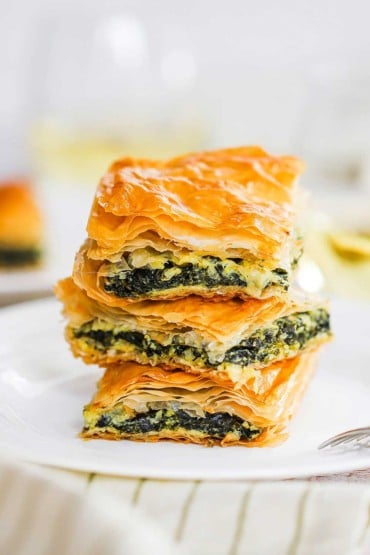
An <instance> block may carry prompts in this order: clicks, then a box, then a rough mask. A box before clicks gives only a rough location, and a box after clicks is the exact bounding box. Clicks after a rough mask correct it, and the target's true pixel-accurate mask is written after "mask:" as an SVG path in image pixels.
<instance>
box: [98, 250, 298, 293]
mask: <svg viewBox="0 0 370 555" xmlns="http://www.w3.org/2000/svg"><path fill="white" fill-rule="evenodd" d="M201 261H202V264H196V263H195V264H194V263H186V264H180V265H179V264H175V263H174V262H173V261H171V260H167V261H166V262H165V263H164V265H163V268H160V269H153V268H151V267H150V266H149V265H146V266H143V267H142V268H132V269H131V270H123V271H119V272H117V273H116V274H113V275H111V276H108V277H107V278H106V279H105V282H104V289H105V291H106V292H107V293H110V294H112V295H115V296H116V297H121V298H125V297H128V298H135V297H139V296H140V295H144V294H145V295H146V294H148V293H151V292H153V291H163V290H165V289H166V290H167V289H174V288H176V287H179V286H181V285H182V286H186V287H190V286H199V285H202V286H205V287H207V288H208V289H214V288H217V287H220V286H222V287H247V286H248V285H249V284H248V281H247V279H246V278H245V276H244V275H243V273H242V272H241V271H238V265H240V264H242V263H243V260H242V259H241V258H231V259H226V260H221V258H218V257H215V256H204V257H201ZM230 262H232V263H234V264H233V265H232V266H230ZM272 285H278V286H280V287H282V288H283V289H285V290H287V289H288V286H289V275H288V272H287V270H284V269H283V268H276V269H275V270H273V271H272V272H271V277H270V281H269V282H268V283H267V284H265V286H264V288H266V287H269V286H272Z"/></svg>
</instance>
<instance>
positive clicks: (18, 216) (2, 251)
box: [0, 179, 43, 269]
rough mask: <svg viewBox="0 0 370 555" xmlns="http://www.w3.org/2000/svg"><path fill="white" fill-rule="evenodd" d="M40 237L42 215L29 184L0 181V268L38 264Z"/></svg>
mask: <svg viewBox="0 0 370 555" xmlns="http://www.w3.org/2000/svg"><path fill="white" fill-rule="evenodd" d="M42 238H43V219H42V215H41V210H40V208H39V206H38V204H37V201H36V198H35V194H34V191H33V188H32V186H31V184H30V183H29V182H28V181H27V180H21V179H20V180H9V181H4V182H0V268H1V269H6V268H9V269H10V268H11V269H13V268H18V267H28V266H30V267H31V266H36V265H38V264H40V262H41V258H42Z"/></svg>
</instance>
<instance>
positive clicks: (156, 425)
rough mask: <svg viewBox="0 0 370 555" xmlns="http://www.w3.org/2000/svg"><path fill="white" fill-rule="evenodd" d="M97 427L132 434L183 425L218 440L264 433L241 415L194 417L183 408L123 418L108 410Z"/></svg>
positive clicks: (248, 438) (100, 418)
mask: <svg viewBox="0 0 370 555" xmlns="http://www.w3.org/2000/svg"><path fill="white" fill-rule="evenodd" d="M121 414H122V413H121ZM95 427H96V428H114V429H115V430H117V431H118V432H121V433H125V434H132V435H135V434H146V433H149V432H161V431H163V430H171V431H174V430H178V429H179V428H184V429H185V430H192V431H195V432H200V433H201V434H204V435H208V436H211V437H213V438H217V439H222V438H224V437H225V436H226V435H227V434H228V433H230V432H231V433H233V434H235V435H236V436H238V437H239V439H246V440H251V439H254V438H255V437H257V436H259V435H260V433H261V432H262V429H261V428H257V427H256V426H253V425H252V424H250V423H249V422H246V421H244V420H242V419H241V418H240V417H239V416H232V415H230V414H227V413H222V412H216V413H214V414H211V413H207V414H206V416H204V417H201V416H191V415H189V414H188V413H187V412H185V411H184V410H181V409H177V410H173V409H165V410H163V409H160V410H154V409H150V410H148V411H147V412H144V413H137V414H136V415H135V416H134V417H133V418H128V419H127V418H124V414H122V416H121V417H120V416H119V414H118V413H117V412H111V413H110V412H107V413H103V414H102V415H101V416H100V417H99V419H98V421H97V422H96V424H95ZM86 429H88V428H85V430H86Z"/></svg>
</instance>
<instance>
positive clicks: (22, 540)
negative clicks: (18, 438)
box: [0, 461, 370, 555]
mask: <svg viewBox="0 0 370 555" xmlns="http://www.w3.org/2000/svg"><path fill="white" fill-rule="evenodd" d="M361 477H363V480H362V481H358V482H349V481H347V479H346V478H348V477H346V476H344V477H343V480H342V481H329V482H328V481H326V480H325V481H320V480H316V479H315V480H312V481H285V482H198V481H184V482H173V481H164V480H145V479H123V478H115V477H105V476H97V475H92V474H90V475H88V474H84V473H73V472H67V471H63V470H56V469H50V468H42V467H36V466H33V465H25V464H23V465H19V464H17V465H16V464H15V463H14V462H9V461H8V462H7V463H5V462H2V464H1V465H0V553H1V555H144V554H145V555H146V554H148V555H149V554H150V555H157V554H158V555H159V554H160V555H167V554H168V555H177V554H179V555H180V554H183V555H184V554H189V555H208V554H209V555H368V554H370V529H369V524H370V523H369V516H370V512H369V506H370V481H369V480H368V478H367V475H366V473H363V475H362V476H361V474H360V475H359V480H361Z"/></svg>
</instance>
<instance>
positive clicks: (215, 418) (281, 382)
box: [82, 353, 316, 446]
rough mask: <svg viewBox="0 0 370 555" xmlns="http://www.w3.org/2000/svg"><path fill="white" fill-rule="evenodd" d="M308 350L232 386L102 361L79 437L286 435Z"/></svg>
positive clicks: (304, 379) (223, 439) (251, 441)
mask: <svg viewBox="0 0 370 555" xmlns="http://www.w3.org/2000/svg"><path fill="white" fill-rule="evenodd" d="M315 359H316V355H315V353H306V354H304V355H301V356H299V357H295V358H294V359H291V360H286V361H283V362H279V363H275V364H273V365H271V366H269V367H268V368H267V369H266V370H265V372H264V374H263V376H262V377H259V378H258V379H256V378H252V377H251V378H250V379H249V380H248V381H247V382H246V383H245V384H244V385H243V387H242V388H241V389H239V390H235V389H234V388H233V384H232V383H231V382H228V381H222V380H221V381H220V380H210V379H208V378H206V377H204V376H201V375H197V376H195V375H192V374H188V373H185V372H183V371H181V370H175V371H171V372H170V371H166V370H164V369H163V368H161V367H150V366H142V365H139V364H136V363H124V364H123V365H116V366H112V367H109V368H108V369H107V370H106V372H105V374H104V376H103V378H102V379H101V381H100V382H99V384H98V391H97V393H96V395H95V397H94V398H93V400H92V402H91V403H90V404H89V405H87V406H86V407H85V409H84V420H85V425H84V429H83V432H82V435H83V437H85V438H94V437H100V438H106V439H134V440H140V441H158V440H162V439H170V440H175V441H182V442H193V443H200V444H205V445H214V444H220V445H224V446H226V445H245V446H265V445H272V444H275V443H278V442H280V441H282V440H283V439H285V438H286V435H287V434H286V430H285V427H286V425H287V424H288V422H289V420H290V419H291V417H292V416H293V414H294V413H295V411H296V409H297V406H298V404H299V401H300V399H301V396H302V394H303V392H304V390H305V388H306V385H307V383H308V380H309V379H310V376H311V374H312V371H313V369H314V366H315Z"/></svg>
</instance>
